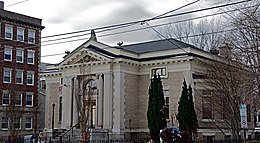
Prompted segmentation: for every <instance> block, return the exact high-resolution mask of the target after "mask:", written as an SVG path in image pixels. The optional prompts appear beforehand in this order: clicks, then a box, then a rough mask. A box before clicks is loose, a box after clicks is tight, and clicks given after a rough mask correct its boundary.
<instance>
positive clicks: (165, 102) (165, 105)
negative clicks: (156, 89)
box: [163, 90, 170, 119]
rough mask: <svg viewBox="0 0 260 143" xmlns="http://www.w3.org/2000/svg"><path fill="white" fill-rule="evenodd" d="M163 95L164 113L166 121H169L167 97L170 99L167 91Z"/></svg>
mask: <svg viewBox="0 0 260 143" xmlns="http://www.w3.org/2000/svg"><path fill="white" fill-rule="evenodd" d="M163 95H164V113H165V116H166V119H169V97H170V92H169V90H164V91H163Z"/></svg>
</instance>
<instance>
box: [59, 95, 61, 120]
mask: <svg viewBox="0 0 260 143" xmlns="http://www.w3.org/2000/svg"><path fill="white" fill-rule="evenodd" d="M61 120H62V97H60V105H59V121H61Z"/></svg>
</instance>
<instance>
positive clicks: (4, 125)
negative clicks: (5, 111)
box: [2, 117, 9, 130]
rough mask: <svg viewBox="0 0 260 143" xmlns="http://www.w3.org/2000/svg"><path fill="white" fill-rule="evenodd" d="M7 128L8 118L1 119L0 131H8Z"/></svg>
mask: <svg viewBox="0 0 260 143" xmlns="http://www.w3.org/2000/svg"><path fill="white" fill-rule="evenodd" d="M8 128H9V118H8V117H2V129H6V130H7V129H8Z"/></svg>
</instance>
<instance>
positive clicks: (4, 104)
mask: <svg viewBox="0 0 260 143" xmlns="http://www.w3.org/2000/svg"><path fill="white" fill-rule="evenodd" d="M41 21H42V20H41V19H38V18H33V17H30V16H26V15H22V14H18V13H14V12H10V11H6V10H4V3H3V2H0V27H1V28H0V134H1V135H0V136H8V135H10V134H11V133H18V135H24V134H32V133H34V132H35V131H37V129H38V127H37V126H38V125H37V124H38V123H37V121H38V120H39V119H37V117H38V116H36V115H38V113H39V109H38V81H39V80H38V72H39V63H40V53H41V46H40V45H41V44H40V43H41V42H40V37H41V30H42V29H43V28H44V27H43V26H42V25H41ZM36 113H37V114H36ZM7 131H8V132H7Z"/></svg>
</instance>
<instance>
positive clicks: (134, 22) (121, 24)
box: [42, 0, 252, 39]
mask: <svg viewBox="0 0 260 143" xmlns="http://www.w3.org/2000/svg"><path fill="white" fill-rule="evenodd" d="M249 1H252V0H243V1H238V2H233V3H228V4H223V5H218V6H212V7H208V8H203V9H197V10H191V11H188V12H181V13H177V14H172V15H166V16H160V15H159V17H158V16H156V17H152V18H147V19H142V20H136V21H130V22H125V23H119V24H114V25H109V26H102V27H96V28H90V29H85V30H80V31H73V32H68V33H61V34H55V35H49V36H43V37H42V38H43V39H44V38H50V37H57V36H64V35H70V34H76V33H82V32H87V31H90V30H101V29H107V28H111V27H119V26H127V25H132V24H136V23H142V22H146V21H153V20H159V19H165V18H169V17H175V16H180V15H185V14H191V13H196V12H200V11H205V10H211V9H216V8H220V7H226V6H231V5H236V4H241V3H245V2H249Z"/></svg>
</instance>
